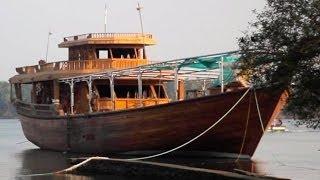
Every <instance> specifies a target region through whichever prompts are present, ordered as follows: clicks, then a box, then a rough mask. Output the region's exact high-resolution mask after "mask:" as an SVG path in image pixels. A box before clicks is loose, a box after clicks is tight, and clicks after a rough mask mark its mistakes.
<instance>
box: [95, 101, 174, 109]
mask: <svg viewBox="0 0 320 180" xmlns="http://www.w3.org/2000/svg"><path fill="white" fill-rule="evenodd" d="M169 101H170V99H167V98H161V99H160V98H159V99H157V98H148V99H138V98H137V99H136V98H117V99H116V100H114V101H112V100H111V99H110V98H99V99H98V104H97V107H98V109H99V111H105V110H110V111H111V110H123V109H133V108H138V107H141V103H142V107H147V106H154V105H159V104H166V103H169Z"/></svg>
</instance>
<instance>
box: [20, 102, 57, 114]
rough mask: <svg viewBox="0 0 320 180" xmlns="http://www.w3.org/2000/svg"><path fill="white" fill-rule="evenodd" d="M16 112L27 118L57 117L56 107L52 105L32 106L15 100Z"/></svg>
mask: <svg viewBox="0 0 320 180" xmlns="http://www.w3.org/2000/svg"><path fill="white" fill-rule="evenodd" d="M15 104H16V110H17V112H18V113H19V114H23V115H27V116H45V117H53V116H58V111H57V106H56V105H54V104H33V103H28V102H24V101H21V100H16V101H15Z"/></svg>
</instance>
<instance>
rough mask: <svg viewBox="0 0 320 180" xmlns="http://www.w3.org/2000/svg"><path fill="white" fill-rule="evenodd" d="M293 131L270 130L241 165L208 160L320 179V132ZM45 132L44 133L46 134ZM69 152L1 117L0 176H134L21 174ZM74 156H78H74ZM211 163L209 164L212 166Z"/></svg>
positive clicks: (40, 169)
mask: <svg viewBox="0 0 320 180" xmlns="http://www.w3.org/2000/svg"><path fill="white" fill-rule="evenodd" d="M289 129H290V130H292V131H291V132H285V133H267V134H266V135H265V136H264V137H263V139H262V141H261V142H260V145H259V147H258V149H257V151H256V153H255V155H254V157H253V161H254V162H253V163H252V162H244V163H243V164H242V165H241V166H242V167H234V166H233V165H230V163H229V162H228V161H230V160H223V159H214V160H212V162H211V160H206V161H204V162H203V163H201V164H205V163H207V164H208V166H209V167H215V168H217V169H227V168H230V169H233V168H244V169H246V170H248V169H250V168H252V167H253V166H254V171H255V172H259V173H261V174H265V175H271V176H277V177H283V178H292V179H315V180H316V179H320V132H319V131H310V130H308V129H304V128H296V127H293V126H290V127H289ZM44 135H45V134H44ZM70 156H71V155H70V154H63V153H60V152H50V151H42V150H39V149H38V148H37V147H36V146H34V145H33V144H31V143H30V142H26V139H25V137H24V136H23V133H22V130H21V126H20V123H19V121H18V120H0V157H1V158H0V179H27V180H29V179H30V180H34V179H48V180H50V179H55V180H60V179H69V180H70V179H71V180H79V179H81V180H91V179H119V180H124V179H132V178H125V177H118V176H105V175H100V176H98V175H96V176H92V175H91V176H81V175H65V176H41V177H25V176H21V175H28V174H37V173H48V172H54V171H57V170H62V169H64V168H66V167H68V166H69V164H68V163H67V160H68V158H70ZM72 156H73V157H74V156H75V155H72ZM209 164H210V165H209Z"/></svg>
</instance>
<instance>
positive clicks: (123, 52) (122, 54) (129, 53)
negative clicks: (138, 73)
mask: <svg viewBox="0 0 320 180" xmlns="http://www.w3.org/2000/svg"><path fill="white" fill-rule="evenodd" d="M112 54H113V57H114V58H122V59H130V58H135V57H136V55H135V54H136V53H135V51H134V49H133V48H116V49H112Z"/></svg>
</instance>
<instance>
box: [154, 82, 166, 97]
mask: <svg viewBox="0 0 320 180" xmlns="http://www.w3.org/2000/svg"><path fill="white" fill-rule="evenodd" d="M154 90H155V91H156V94H157V97H158V98H166V93H165V92H164V89H163V86H162V85H154Z"/></svg>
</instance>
